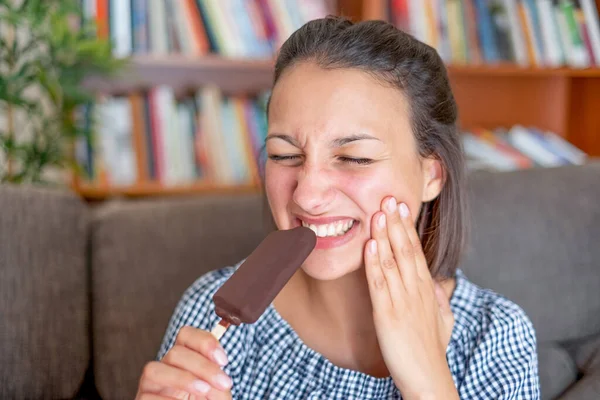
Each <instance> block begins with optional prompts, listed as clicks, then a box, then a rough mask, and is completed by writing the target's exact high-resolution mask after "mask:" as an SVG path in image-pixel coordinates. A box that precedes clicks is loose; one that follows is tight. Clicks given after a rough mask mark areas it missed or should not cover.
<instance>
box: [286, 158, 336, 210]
mask: <svg viewBox="0 0 600 400" xmlns="http://www.w3.org/2000/svg"><path fill="white" fill-rule="evenodd" d="M335 193H336V191H335V188H334V185H333V184H332V182H331V179H330V177H329V176H328V173H327V171H325V170H324V169H322V168H320V167H319V166H317V165H309V164H308V163H305V164H304V165H303V166H302V168H301V170H300V171H299V173H298V181H297V184H296V188H295V190H294V196H293V200H294V202H295V203H296V204H297V205H298V206H299V207H300V208H302V209H303V210H304V211H306V212H308V213H310V214H314V215H319V214H323V213H324V212H325V211H326V210H327V209H328V207H329V206H330V205H331V204H332V203H333V201H334V199H335Z"/></svg>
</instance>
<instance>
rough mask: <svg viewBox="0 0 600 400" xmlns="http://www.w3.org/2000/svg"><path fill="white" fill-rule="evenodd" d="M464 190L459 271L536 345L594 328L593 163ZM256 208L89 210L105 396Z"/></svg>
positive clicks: (151, 350)
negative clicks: (510, 309) (519, 311)
mask: <svg viewBox="0 0 600 400" xmlns="http://www.w3.org/2000/svg"><path fill="white" fill-rule="evenodd" d="M469 193H470V197H471V215H472V227H473V229H472V237H471V242H470V246H469V251H468V253H467V256H466V258H465V261H464V263H463V265H462V269H463V270H464V271H465V273H466V274H467V276H468V277H469V278H470V279H471V280H472V281H474V282H475V283H477V284H480V285H482V286H484V287H487V288H491V289H494V290H496V291H498V292H499V293H501V294H503V295H505V296H507V297H509V298H510V299H512V300H513V301H515V302H516V303H518V304H519V305H521V306H522V307H523V308H524V309H525V311H526V312H527V314H528V315H529V316H530V318H531V319H532V321H533V323H534V325H535V326H536V329H537V333H538V338H539V340H540V341H541V342H548V341H559V340H564V339H569V338H579V337H582V336H585V335H593V334H597V333H598V332H600V317H599V315H600V290H598V289H599V288H600V270H599V264H598V260H599V259H600V245H599V242H600V207H599V205H598V201H599V200H598V199H600V165H598V164H596V165H588V166H585V167H579V168H577V167H563V168H553V169H536V170H530V171H519V172H514V173H487V172H478V173H473V174H471V175H470V177H469ZM263 214H264V209H263V204H262V202H261V198H260V196H259V195H248V196H241V197H240V196H219V197H208V198H207V197H198V198H190V199H186V200H173V199H165V200H145V201H135V202H124V203H119V202H116V203H114V204H109V205H107V206H103V207H101V208H100V209H99V210H98V211H97V213H96V215H95V217H94V222H93V228H92V237H93V251H92V266H93V285H94V287H93V299H94V301H93V304H94V308H93V310H94V323H93V327H94V344H95V346H94V358H95V374H96V383H97V386H98V390H99V392H100V394H101V395H102V396H103V397H104V398H107V399H112V398H132V397H133V396H134V394H135V390H136V387H137V383H138V379H139V376H140V374H141V371H142V367H143V365H144V364H145V363H146V362H148V361H150V360H152V359H154V357H155V356H156V354H157V351H158V348H159V344H160V341H161V339H162V337H163V335H164V333H165V328H166V326H167V323H168V320H169V317H170V316H171V314H172V313H173V311H174V308H175V306H176V303H177V301H178V300H179V298H180V296H181V295H182V294H183V292H184V291H185V289H186V288H187V287H188V286H189V285H190V284H192V282H193V281H194V280H195V279H197V278H198V277H199V276H201V275H202V274H203V273H204V272H206V271H208V270H210V269H213V268H219V267H223V266H225V265H232V264H233V263H235V262H237V261H239V260H241V259H242V258H243V257H246V256H247V255H248V254H250V252H252V250H253V249H254V248H255V247H256V245H257V244H258V243H259V241H260V240H261V238H262V237H263V235H264V233H265V229H264V228H263V224H262V221H263ZM560 350H561V351H560V354H559V355H560V356H561V357H562V356H564V351H562V350H563V349H560ZM544 354H545V353H544ZM548 354H550V353H548ZM566 357H568V355H567V356H566ZM555 359H556V360H559V358H558V357H555ZM558 363H559V361H556V363H555V364H558ZM541 368H542V369H543V368H545V366H541ZM544 374H545V371H542V375H544ZM566 375H568V374H566ZM566 375H565V376H566ZM544 376H551V375H548V374H545V375H544ZM571 380H572V379H571V378H570V375H569V377H566V378H565V379H564V380H563V381H561V382H558V381H557V382H556V385H555V387H550V385H551V384H552V383H553V382H552V381H551V379H546V378H544V384H545V385H547V387H548V390H547V391H546V393H547V394H548V395H550V394H552V393H554V394H556V393H559V392H560V391H561V390H563V389H564V387H566V386H565V385H567V384H569V383H570V382H571ZM544 398H551V396H550V397H546V396H545V397H544Z"/></svg>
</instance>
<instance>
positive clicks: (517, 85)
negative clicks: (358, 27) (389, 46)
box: [359, 0, 600, 157]
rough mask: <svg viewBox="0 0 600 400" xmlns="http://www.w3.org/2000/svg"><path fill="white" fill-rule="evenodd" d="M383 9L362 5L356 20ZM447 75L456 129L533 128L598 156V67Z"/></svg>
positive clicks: (452, 71)
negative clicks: (455, 111) (456, 113)
mask: <svg viewBox="0 0 600 400" xmlns="http://www.w3.org/2000/svg"><path fill="white" fill-rule="evenodd" d="M388 4H389V0H365V1H364V2H363V4H362V9H361V15H360V16H359V17H360V18H361V19H363V20H373V19H383V20H388V21H389V20H390V16H389V15H388ZM595 4H596V7H597V9H598V10H600V0H595ZM448 74H449V77H450V83H451V85H452V89H453V91H454V94H455V97H456V101H457V103H458V107H459V113H460V116H459V122H460V125H461V127H464V128H471V127H484V128H490V129H491V128H494V127H497V126H512V125H514V124H525V125H533V126H537V127H540V128H542V129H547V130H551V131H553V132H555V133H557V134H559V135H560V136H562V137H564V138H565V139H567V140H568V141H569V142H571V143H572V144H574V145H575V146H577V147H578V148H580V149H581V150H583V151H584V152H586V153H588V154H589V155H590V156H591V157H598V156H600V113H599V112H598V111H597V110H600V67H598V66H595V67H588V68H569V67H559V68H550V67H523V66H519V65H515V64H493V65H490V64H488V65H486V64H479V65H457V64H455V65H452V64H450V65H448Z"/></svg>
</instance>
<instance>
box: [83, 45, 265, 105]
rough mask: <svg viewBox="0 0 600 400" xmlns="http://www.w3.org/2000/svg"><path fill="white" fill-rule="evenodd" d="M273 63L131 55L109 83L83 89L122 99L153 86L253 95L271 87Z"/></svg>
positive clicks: (95, 83)
mask: <svg viewBox="0 0 600 400" xmlns="http://www.w3.org/2000/svg"><path fill="white" fill-rule="evenodd" d="M273 63H274V60H271V59H244V58H233V57H222V56H219V55H212V54H211V55H206V56H202V57H192V56H186V55H181V54H169V55H134V56H132V57H131V58H130V62H129V65H128V67H127V69H125V70H124V71H123V72H122V73H120V74H119V75H118V76H116V77H114V78H113V79H98V78H94V77H90V78H89V79H88V80H87V81H86V83H85V85H86V87H88V88H90V89H93V90H94V91H96V92H98V93H104V94H119V95H124V94H127V93H129V92H131V91H134V90H140V89H144V88H148V87H150V86H152V85H155V84H157V83H163V84H168V85H169V86H171V87H173V88H174V89H175V90H176V91H180V92H181V91H184V90H186V89H189V88H195V87H201V86H205V85H216V86H218V87H219V88H221V90H222V91H223V93H225V94H243V93H256V92H259V91H261V90H265V89H268V88H269V87H270V86H271V80H272V69H273Z"/></svg>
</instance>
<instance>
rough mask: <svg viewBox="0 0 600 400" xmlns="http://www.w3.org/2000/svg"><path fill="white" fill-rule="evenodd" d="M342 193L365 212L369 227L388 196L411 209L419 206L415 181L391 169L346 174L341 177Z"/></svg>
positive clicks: (375, 169) (374, 169)
mask: <svg viewBox="0 0 600 400" xmlns="http://www.w3.org/2000/svg"><path fill="white" fill-rule="evenodd" d="M340 182H341V186H340V188H343V189H342V191H343V192H344V193H345V194H346V196H347V197H349V198H350V199H352V201H353V202H354V203H356V204H357V205H358V206H359V207H360V208H361V210H362V211H363V212H364V214H365V215H366V216H365V221H364V222H365V223H366V224H367V226H369V224H370V221H371V218H372V216H373V215H374V214H375V213H376V212H378V211H380V210H381V203H382V201H383V199H384V198H385V197H387V196H394V197H395V198H396V200H397V201H399V202H405V203H407V204H408V205H409V207H411V210H412V209H413V208H412V207H416V206H418V204H419V203H418V201H417V199H418V195H419V193H417V190H416V188H415V187H413V186H414V180H413V179H407V178H406V177H402V176H401V175H399V174H397V173H394V170H393V169H390V168H373V169H371V170H368V171H365V172H364V173H361V174H346V175H343V176H341V177H340Z"/></svg>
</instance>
